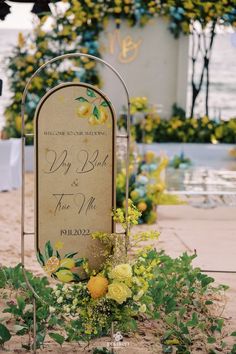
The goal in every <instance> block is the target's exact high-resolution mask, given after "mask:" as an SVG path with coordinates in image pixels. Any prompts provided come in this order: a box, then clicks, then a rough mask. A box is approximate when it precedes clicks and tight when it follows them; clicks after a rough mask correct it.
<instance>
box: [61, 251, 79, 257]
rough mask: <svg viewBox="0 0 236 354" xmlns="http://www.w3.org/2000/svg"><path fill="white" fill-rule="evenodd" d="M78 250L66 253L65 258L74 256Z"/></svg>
mask: <svg viewBox="0 0 236 354" xmlns="http://www.w3.org/2000/svg"><path fill="white" fill-rule="evenodd" d="M77 253H78V252H74V253H73V252H70V253H66V254H65V256H64V258H73V257H74V256H75V255H76V254H77Z"/></svg>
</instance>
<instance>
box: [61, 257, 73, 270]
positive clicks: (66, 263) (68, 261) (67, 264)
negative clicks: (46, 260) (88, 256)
mask: <svg viewBox="0 0 236 354" xmlns="http://www.w3.org/2000/svg"><path fill="white" fill-rule="evenodd" d="M60 267H63V268H68V269H71V268H74V267H75V261H74V259H72V258H63V259H62V260H61V261H60Z"/></svg>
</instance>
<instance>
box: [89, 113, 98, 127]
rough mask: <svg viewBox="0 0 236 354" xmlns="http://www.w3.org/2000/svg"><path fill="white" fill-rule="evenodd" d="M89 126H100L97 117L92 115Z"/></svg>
mask: <svg viewBox="0 0 236 354" xmlns="http://www.w3.org/2000/svg"><path fill="white" fill-rule="evenodd" d="M89 124H91V125H98V124H99V121H98V119H97V118H96V117H95V115H91V116H90V117H89Z"/></svg>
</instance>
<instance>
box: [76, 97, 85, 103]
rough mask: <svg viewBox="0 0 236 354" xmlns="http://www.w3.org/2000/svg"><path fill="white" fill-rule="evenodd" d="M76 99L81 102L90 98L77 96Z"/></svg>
mask: <svg viewBox="0 0 236 354" xmlns="http://www.w3.org/2000/svg"><path fill="white" fill-rule="evenodd" d="M75 100H76V101H79V102H88V100H87V99H86V98H84V97H77V98H76V99H75Z"/></svg>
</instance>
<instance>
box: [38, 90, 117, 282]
mask: <svg viewBox="0 0 236 354" xmlns="http://www.w3.org/2000/svg"><path fill="white" fill-rule="evenodd" d="M35 136H36V145H35V153H36V156H35V157H36V159H35V160H36V198H35V200H36V208H35V210H36V218H35V220H36V223H35V235H36V248H37V250H36V251H37V256H38V260H39V262H40V263H41V265H42V266H43V267H44V269H45V271H46V272H47V273H48V274H50V275H52V276H54V277H55V278H57V279H59V280H61V281H65V282H66V281H70V280H79V279H81V277H85V273H84V271H83V268H82V266H83V263H84V262H85V260H86V261H88V264H89V266H90V268H91V269H99V268H100V267H101V265H102V264H103V262H104V255H103V256H102V254H104V252H102V250H103V249H104V245H103V244H101V243H100V241H99V240H94V239H93V238H92V237H91V234H92V233H93V232H108V233H112V232H113V231H114V230H113V228H114V224H113V220H112V216H111V211H112V209H113V208H114V207H115V177H114V176H115V113H114V110H113V107H112V104H111V102H110V101H109V99H108V98H107V97H106V96H105V95H104V94H103V92H101V91H100V90H98V89H97V88H95V87H93V86H91V85H88V84H84V83H66V84H61V85H59V86H57V87H55V88H53V89H52V90H51V91H49V92H48V93H47V94H46V95H45V96H44V97H43V98H42V99H41V101H40V103H39V105H38V107H37V110H36V113H35Z"/></svg>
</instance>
